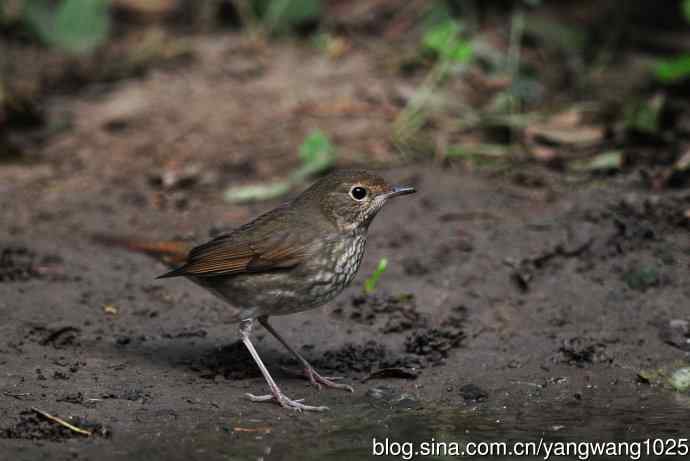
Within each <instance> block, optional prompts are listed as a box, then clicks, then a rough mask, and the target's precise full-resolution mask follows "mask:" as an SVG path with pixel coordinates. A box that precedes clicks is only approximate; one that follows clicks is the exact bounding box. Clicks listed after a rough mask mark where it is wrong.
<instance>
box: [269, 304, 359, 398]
mask: <svg viewBox="0 0 690 461" xmlns="http://www.w3.org/2000/svg"><path fill="white" fill-rule="evenodd" d="M259 323H260V324H261V325H263V327H264V328H265V329H266V330H267V331H268V332H269V333H271V334H272V335H273V336H274V337H275V338H276V339H277V340H278V341H279V342H280V344H282V345H283V346H285V349H287V350H288V351H290V353H291V354H292V355H294V356H295V358H296V359H297V360H299V362H300V363H301V364H302V366H303V367H304V374H305V375H306V377H307V378H308V379H309V382H311V383H312V384H313V385H314V386H316V387H317V388H318V389H321V386H322V385H324V386H326V387H330V388H333V389H344V390H346V391H350V392H354V391H355V390H354V389H353V388H352V386H350V385H348V384H340V383H336V382H334V381H333V380H334V379H337V378H333V377H326V376H321V375H320V374H318V373H317V372H316V370H315V369H314V367H313V366H311V364H310V363H309V362H307V359H305V358H304V357H302V355H301V354H300V353H299V352H297V351H296V350H295V349H293V348H292V346H290V345H289V344H288V343H287V342H286V341H285V340H284V339H283V337H282V336H280V335H279V334H278V332H277V331H276V330H275V329H273V326H271V324H270V323H269V322H268V317H267V316H261V317H259Z"/></svg>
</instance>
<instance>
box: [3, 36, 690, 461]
mask: <svg viewBox="0 0 690 461" xmlns="http://www.w3.org/2000/svg"><path fill="white" fill-rule="evenodd" d="M197 46H198V58H197V61H195V65H194V67H193V68H192V67H189V68H187V67H185V68H183V69H165V70H160V71H156V72H151V73H149V74H147V75H146V76H144V77H141V78H139V79H135V80H131V81H127V82H120V83H116V84H113V85H110V86H107V87H106V88H101V89H100V90H99V91H98V92H96V93H95V94H89V95H80V94H77V95H74V96H72V97H70V98H67V99H65V98H60V99H56V100H55V101H53V102H52V104H53V106H54V108H55V110H56V111H57V110H58V109H59V111H58V113H60V114H61V113H63V112H64V111H68V112H69V113H70V114H71V115H70V117H71V123H70V126H69V127H68V128H66V129H65V130H64V131H62V132H60V133H58V134H54V135H53V136H52V137H51V139H50V142H46V143H42V144H40V145H37V146H34V149H35V152H36V154H35V162H32V163H31V164H26V163H17V164H8V165H3V166H2V168H1V169H0V188H1V189H0V190H2V193H0V210H2V222H3V224H4V225H3V226H0V319H2V321H1V322H0V369H1V370H2V373H1V374H0V415H2V418H0V453H2V454H3V458H7V459H18V460H20V459H39V458H45V459H66V458H70V459H152V458H165V459H204V460H208V459H257V458H261V457H263V458H264V459H326V458H328V459H354V458H361V457H365V456H366V455H367V453H369V451H370V444H371V438H372V437H386V436H388V437H390V438H394V439H397V440H402V441H413V440H415V441H424V440H427V439H430V438H432V437H436V438H438V437H444V438H446V439H449V440H455V441H482V440H498V439H501V440H533V439H535V438H538V437H540V436H544V437H546V438H549V439H553V440H566V441H570V440H573V441H579V440H589V439H603V440H621V439H639V438H644V437H652V436H667V437H671V436H675V437H678V436H681V434H682V433H683V431H684V430H685V428H686V427H687V425H686V421H687V411H688V407H689V406H690V401H689V400H688V396H687V395H686V394H683V393H679V392H676V391H674V390H673V389H671V388H670V386H669V385H668V384H667V379H665V376H666V375H667V374H668V373H670V372H671V371H673V370H674V369H676V368H679V367H682V366H684V364H686V363H687V350H688V346H687V344H688V341H687V338H688V337H690V334H688V326H687V325H688V321H689V320H690V319H689V318H688V317H689V314H688V310H687V306H688V299H690V271H688V268H689V267H690V243H689V242H690V241H689V240H688V231H689V229H690V224H689V222H688V218H687V216H688V213H687V210H688V209H690V193H689V192H687V191H685V190H676V191H669V192H664V193H659V194H651V193H649V192H648V191H646V190H645V189H644V188H643V186H642V185H641V184H640V182H639V181H638V178H637V176H635V175H632V174H630V175H627V174H621V175H619V176H617V177H615V178H607V180H606V181H602V182H592V183H586V184H582V185H579V186H578V187H576V188H575V187H571V186H566V185H565V184H564V183H563V180H562V178H560V177H558V176H552V175H551V174H549V173H548V172H545V171H541V170H536V171H534V172H532V174H533V175H539V176H542V177H543V180H542V181H540V182H539V184H540V185H539V186H535V187H537V190H535V189H534V188H530V187H527V186H525V185H524V184H522V183H519V184H518V183H516V182H515V181H514V180H513V179H512V178H511V176H510V175H504V176H501V177H496V176H495V175H493V176H488V175H482V174H469V173H464V172H462V171H459V170H456V169H454V168H452V167H445V168H441V167H439V166H433V165H425V164H421V165H413V166H410V165H407V166H405V165H396V164H395V162H394V161H393V160H394V159H395V152H394V150H393V149H392V148H390V150H389V148H388V147H386V145H385V143H382V141H381V140H382V139H384V134H383V133H384V130H386V129H387V128H386V127H387V125H386V123H384V122H385V120H383V119H378V118H377V117H378V115H377V114H375V113H369V112H367V113H363V114H355V115H352V114H349V115H348V116H347V117H321V118H317V117H310V116H305V117H302V118H296V117H292V115H293V114H294V113H295V112H296V111H299V110H301V109H300V108H302V109H303V108H304V107H307V106H309V104H311V103H313V102H314V101H318V100H319V99H322V98H325V97H326V96H328V98H333V97H335V95H338V94H340V95H348V96H352V95H355V97H357V98H362V99H364V100H366V101H369V103H368V104H369V106H368V107H371V108H375V107H384V106H385V104H384V103H385V102H386V101H387V98H388V97H389V96H387V95H386V94H385V91H384V88H386V84H385V82H384V81H383V80H382V79H381V78H378V77H377V73H376V71H375V66H374V65H373V63H372V62H371V61H367V60H366V59H364V58H362V57H361V56H354V57H349V58H345V59H344V61H342V62H339V63H338V64H337V65H335V64H332V63H329V62H328V61H323V60H318V59H321V58H318V59H317V58H314V57H312V56H311V55H309V56H305V55H304V53H302V52H301V51H300V49H299V47H294V46H291V45H285V46H284V47H282V48H281V49H279V50H272V51H265V53H271V55H270V56H268V57H267V56H266V55H262V58H261V66H260V67H258V68H257V69H258V70H257V72H259V74H258V76H256V77H255V78H253V79H252V80H248V81H243V82H242V84H238V82H236V81H233V80H232V78H233V77H232V75H233V74H232V72H231V70H232V69H229V68H228V69H225V68H219V67H218V66H217V63H218V62H226V61H223V60H222V59H221V58H222V57H223V56H230V55H232V56H234V57H236V58H237V59H239V60H246V61H247V62H248V63H249V64H252V63H255V59H256V58H253V57H252V56H253V54H252V52H251V50H248V49H246V48H243V47H242V45H241V43H240V44H238V41H232V40H230V39H226V40H225V41H223V40H208V41H203V40H202V41H201V42H200V43H198V44H197ZM269 58H270V59H269ZM253 59H254V60H253ZM324 59H325V58H324ZM314 60H317V61H318V62H315V61H314ZM227 62H229V61H227ZM233 62H237V60H235V61H233ZM296 62H299V63H301V64H300V67H302V68H307V67H312V68H315V69H318V72H313V73H305V74H304V75H294V73H293V72H291V69H294V68H295V66H296V65H297V64H295V63H296ZM353 75H360V76H361V75H364V76H365V77H366V78H360V79H353V78H352V76H353ZM286 88H290V89H291V93H290V94H291V95H292V96H291V97H286V96H284V95H285V94H287V93H288V92H287V91H286ZM171 95H174V96H175V97H174V98H172V97H171ZM219 101H226V102H227V104H223V105H221V106H222V107H221V106H219V104H218V102H219ZM230 101H232V103H230ZM371 101H373V102H371ZM308 103H309V104H308ZM249 107H254V108H257V113H253V112H252V113H249V114H248V113H247V108H249ZM309 107H311V106H309ZM269 109H270V111H269ZM372 110H373V109H372ZM267 111H268V112H267ZM324 125H325V126H326V128H328V129H329V131H330V132H333V133H335V138H336V141H337V143H338V145H339V146H343V148H342V156H341V157H340V159H341V160H340V162H341V165H340V166H345V165H352V164H357V158H358V157H357V155H356V154H355V153H356V152H362V151H365V152H373V153H374V154H372V155H373V157H374V158H373V160H374V161H378V162H379V164H385V165H387V166H385V167H382V168H380V171H381V173H382V174H384V175H385V176H386V177H387V178H389V179H390V180H391V181H396V182H404V183H412V184H414V185H415V186H416V187H417V189H418V190H419V193H418V194H416V195H414V196H410V197H404V198H401V199H399V200H397V201H396V202H395V203H391V204H390V205H389V206H387V207H386V209H385V210H383V211H382V212H381V214H380V215H379V216H378V217H377V219H376V220H375V222H374V223H373V224H372V226H371V229H370V239H369V242H368V248H367V255H366V258H365V260H364V262H363V266H362V268H361V270H360V274H359V275H358V277H357V278H356V280H355V281H354V282H353V284H352V286H351V287H349V288H348V289H347V290H346V291H345V292H344V293H343V294H342V295H341V296H340V297H339V298H338V299H337V300H335V301H333V302H332V303H330V304H329V305H328V306H325V307H323V308H320V309H317V310H313V311H309V312H303V313H300V314H295V315H291V316H286V317H277V318H275V319H273V325H274V327H275V328H276V329H277V330H279V331H280V332H281V333H282V334H283V335H284V336H285V338H286V339H287V341H289V342H290V343H291V344H293V345H294V347H296V348H298V349H299V350H300V351H301V352H302V353H303V354H304V355H305V357H307V358H308V359H309V360H310V361H312V362H313V363H314V364H315V365H317V366H318V368H319V369H321V370H323V372H324V373H326V374H328V375H337V376H341V377H343V380H344V381H345V382H348V383H352V384H353V386H354V388H355V392H354V394H349V393H346V392H343V391H337V390H321V391H318V390H316V389H314V388H312V387H310V386H309V384H308V382H306V381H305V380H303V379H301V378H299V377H297V376H295V374H294V373H293V371H294V369H295V368H296V365H297V364H296V363H295V362H294V361H293V360H292V359H291V358H290V356H289V354H288V353H287V352H285V351H284V350H283V349H281V347H280V345H279V344H277V343H276V342H275V341H274V340H273V339H272V338H271V337H270V335H268V334H267V333H266V332H265V331H264V330H262V329H261V328H257V329H256V332H255V340H256V346H257V348H258V350H259V351H260V353H261V354H262V356H263V357H264V360H265V362H266V363H267V366H268V367H269V368H270V369H271V370H272V371H273V372H274V374H275V377H276V379H277V380H278V382H279V383H280V385H281V386H282V388H283V390H284V391H285V392H286V393H287V394H288V395H290V396H291V397H293V398H304V399H305V401H306V402H307V403H309V404H318V405H326V406H328V407H329V408H330V411H329V412H327V413H323V414H293V413H289V412H287V411H285V410H283V409H281V408H279V407H277V406H275V405H272V404H257V403H251V402H249V401H248V400H247V398H246V397H245V393H248V392H251V393H262V392H264V391H265V390H266V389H265V385H264V383H263V381H262V379H261V377H260V375H259V374H258V372H257V370H256V368H255V366H254V365H253V363H252V361H251V360H250V358H249V356H248V354H247V353H246V352H245V350H244V349H243V348H242V347H241V344H240V343H238V342H237V341H238V334H237V326H236V325H234V324H232V323H229V322H228V318H229V316H228V308H227V307H226V306H225V305H224V304H223V303H222V302H220V301H219V300H217V299H216V298H214V297H213V296H211V295H210V294H208V293H205V292H204V291H202V290H201V289H199V288H198V287H196V286H195V285H193V284H191V283H188V282H186V281H184V280H156V279H155V277H156V276H157V275H160V274H161V273H162V272H163V271H164V270H165V266H164V265H163V264H161V263H160V262H157V261H155V260H152V259H150V258H148V257H146V256H143V255H139V254H134V253H128V252H126V251H122V250H118V249H115V248H109V247H106V246H103V245H101V244H99V243H97V242H96V241H94V240H93V239H92V238H91V237H92V236H93V235H94V234H98V233H101V234H102V233H110V234H117V235H127V236H137V237H142V238H146V239H154V240H156V239H171V238H179V239H184V240H187V241H203V240H204V239H206V238H208V237H209V236H211V235H214V234H216V233H218V232H219V231H222V230H224V229H229V228H232V227H234V226H237V225H240V224H242V223H243V222H244V221H246V220H248V219H250V218H251V217H252V216H254V215H256V214H258V213H260V212H262V211H264V210H266V209H269V208H271V207H273V206H275V205H276V204H277V203H278V202H265V203H260V204H253V205H248V206H244V205H242V206H240V205H230V204H227V203H224V202H223V201H222V193H221V191H222V188H223V187H224V186H226V185H236V184H243V183H245V182H249V181H251V180H259V179H260V180H270V179H273V178H276V177H279V176H280V175H281V172H284V171H286V169H288V168H291V167H293V166H295V164H296V159H295V157H296V156H294V155H288V153H289V152H292V150H294V149H293V148H294V146H296V145H299V141H300V140H301V139H302V138H303V136H304V134H305V133H307V132H308V131H309V130H310V129H311V128H313V127H316V126H324ZM233 126H234V127H238V126H239V127H241V128H242V129H239V130H238V129H230V128H229V127H233ZM364 134H366V136H364ZM382 146H383V147H382ZM545 189H548V190H545ZM296 192H297V191H293V194H294V193H296ZM381 257H387V258H388V260H389V264H388V267H389V268H388V270H387V271H386V272H385V273H384V274H383V276H382V277H381V280H380V282H379V284H378V288H377V290H376V291H375V292H374V293H373V294H370V295H363V294H362V286H363V281H364V280H365V278H366V277H367V274H370V273H371V272H372V271H373V270H374V268H375V267H376V265H377V263H378V261H379V259H380V258H381ZM657 378H658V379H657ZM32 408H35V409H38V410H41V411H43V412H46V413H48V414H51V415H54V416H56V417H58V418H61V419H62V420H64V421H68V422H71V423H72V424H74V425H75V426H77V427H81V428H83V429H87V430H93V431H94V435H93V436H84V435H80V434H77V433H74V432H73V431H71V430H70V429H68V428H66V427H65V426H62V425H59V424H57V423H55V422H54V421H51V420H46V419H45V418H42V417H41V416H40V415H39V414H37V413H36V412H35V411H33V410H32Z"/></svg>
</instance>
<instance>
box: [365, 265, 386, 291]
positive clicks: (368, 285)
mask: <svg viewBox="0 0 690 461" xmlns="http://www.w3.org/2000/svg"><path fill="white" fill-rule="evenodd" d="M386 268H388V259H387V258H381V260H380V261H379V264H378V266H376V270H375V271H374V272H373V273H372V274H371V276H370V277H369V278H368V279H367V280H366V281H365V282H364V292H365V293H366V294H371V293H373V292H374V291H376V284H378V282H379V279H380V278H381V275H383V273H384V272H386Z"/></svg>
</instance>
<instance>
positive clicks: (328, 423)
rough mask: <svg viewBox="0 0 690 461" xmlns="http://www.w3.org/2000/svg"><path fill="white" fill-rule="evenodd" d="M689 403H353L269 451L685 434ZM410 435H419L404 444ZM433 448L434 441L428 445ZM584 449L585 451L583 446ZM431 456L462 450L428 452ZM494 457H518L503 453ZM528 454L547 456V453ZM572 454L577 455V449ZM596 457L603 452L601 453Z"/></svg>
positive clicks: (335, 455) (345, 451)
mask: <svg viewBox="0 0 690 461" xmlns="http://www.w3.org/2000/svg"><path fill="white" fill-rule="evenodd" d="M689 408H690V406H689V404H688V401H687V399H686V398H684V397H681V396H669V395H656V396H653V395H652V396H650V397H649V398H646V399H642V400H641V399H640V398H639V396H637V395H636V396H634V397H631V398H628V399H622V398H621V399H617V400H599V401H597V400H595V401H587V402H584V401H583V402H580V403H570V404H561V405H554V404H553V403H549V404H548V405H547V404H540V403H538V402H526V403H525V405H524V407H523V408H522V409H521V410H520V411H517V412H516V411H514V410H510V411H508V410H505V412H501V411H495V410H493V411H492V410H486V411H483V410H481V409H466V408H463V409H448V408H445V409H437V408H433V409H432V408H429V406H428V405H427V407H426V408H425V409H418V410H395V411H393V410H390V409H386V410H384V409H381V408H378V409H377V408H373V407H371V406H370V405H366V404H361V405H359V406H354V407H352V408H351V409H350V414H348V415H342V414H341V415H339V417H337V418H336V417H333V416H330V417H329V418H328V419H326V420H322V421H321V425H320V426H315V427H317V428H318V429H317V430H316V432H314V433H312V432H311V431H310V430H309V429H307V428H304V429H306V430H303V431H298V432H297V434H295V435H294V437H291V438H288V439H285V438H283V437H281V436H276V437H271V439H270V440H269V439H267V440H265V441H264V443H263V445H264V447H269V446H270V448H269V449H268V450H269V451H270V453H271V455H270V456H269V457H268V458H267V459H305V460H312V459H313V460H317V459H318V460H321V459H329V460H353V459H362V458H365V457H366V458H368V457H371V456H372V439H373V438H375V439H376V440H377V441H378V442H379V443H380V444H379V445H378V447H377V448H378V449H381V448H382V446H381V444H385V443H386V442H385V441H386V439H388V447H389V448H390V447H391V443H393V442H397V443H398V445H397V446H395V447H394V448H396V449H397V450H398V453H399V456H397V458H398V459H410V458H411V456H407V455H412V451H414V450H419V449H420V447H422V445H420V444H421V443H423V442H430V441H432V440H434V441H441V442H447V443H448V444H447V445H446V446H445V447H446V448H448V447H451V448H452V447H453V446H456V447H457V446H458V445H460V446H461V445H463V444H467V443H475V442H494V441H499V442H503V441H505V442H509V444H508V445H510V442H530V441H531V442H534V445H535V446H536V445H538V443H539V441H540V439H542V438H543V440H544V441H546V442H554V441H561V442H574V443H571V446H574V445H575V443H577V442H584V441H607V442H614V441H616V442H620V441H641V440H644V439H646V438H651V439H653V438H682V437H688V431H687V421H688V409H689ZM256 442H257V441H254V443H251V444H248V445H246V446H245V447H244V448H246V449H247V450H248V451H247V453H248V452H249V450H250V449H251V448H250V445H253V449H254V453H255V454H256V455H260V453H261V452H262V451H263V450H266V448H263V449H259V447H258V446H257V443H256ZM405 442H412V443H411V444H408V445H401V444H404V443H405ZM453 444H455V445H453ZM236 448H238V447H236ZM426 448H427V449H432V448H433V447H432V446H431V445H427V446H426ZM475 448H476V446H475ZM257 449H258V451H257ZM573 449H575V448H573ZM638 449H639V447H638ZM242 451H244V450H242ZM439 451H442V450H440V449H439ZM264 453H265V451H264ZM542 453H543V451H542ZM577 453H582V450H581V449H580V451H578V452H577ZM633 454H634V453H633ZM423 459H430V460H431V459H454V457H452V456H445V457H444V456H428V457H424V458H423ZM491 459H516V458H515V457H510V456H495V457H493V458H491ZM521 459H543V455H542V456H532V457H523V458H521ZM561 459H564V458H561ZM567 459H577V456H570V457H568V458H567ZM590 459H603V458H597V457H596V456H595V457H592V458H590ZM609 459H611V458H609ZM619 459H622V458H619ZM638 459H639V458H638ZM641 459H670V458H665V457H663V456H657V457H655V456H645V455H644V453H642V455H641ZM675 459H678V458H675Z"/></svg>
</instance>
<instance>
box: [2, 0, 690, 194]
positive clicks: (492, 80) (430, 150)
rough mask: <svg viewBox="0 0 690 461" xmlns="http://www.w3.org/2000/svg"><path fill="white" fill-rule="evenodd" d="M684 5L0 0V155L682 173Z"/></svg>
mask: <svg viewBox="0 0 690 461" xmlns="http://www.w3.org/2000/svg"><path fill="white" fill-rule="evenodd" d="M689 22H690V1H665V2H663V5H660V4H659V3H658V2H650V1H622V0H620V1H616V0H609V1H583V0H581V1H540V0H520V1H509V0H484V1H473V0H456V1H451V0H448V1H440V0H439V1H402V0H400V1H399V0H353V1H342V0H323V1H319V0H275V1H268V0H236V1H230V0H206V1H191V0H3V1H2V3H1V4H0V162H1V163H2V165H4V168H3V170H4V172H5V173H4V175H3V176H5V178H6V179H7V178H8V177H11V178H12V179H14V180H16V179H17V175H18V174H21V175H30V176H32V175H35V174H39V173H36V172H33V173H32V172H30V171H29V170H28V169H27V168H26V166H27V165H35V166H36V168H37V169H38V171H43V173H44V174H47V173H46V171H44V170H45V168H49V169H50V174H53V175H70V176H71V175H77V176H79V177H80V178H81V179H80V180H81V181H88V178H89V177H91V178H97V181H98V182H99V183H101V184H102V183H106V184H107V183H112V182H115V183H117V181H118V178H119V179H122V178H128V177H131V174H133V173H136V175H137V176H145V177H146V178H147V181H148V186H147V187H149V188H152V189H153V191H154V192H155V190H167V191H179V190H183V189H185V188H187V189H189V188H192V189H193V188H196V189H197V190H201V191H204V190H207V191H211V190H214V191H218V190H219V189H221V190H224V192H223V194H224V195H223V197H224V200H226V201H229V202H245V201H254V200H263V199H269V198H276V197H280V196H281V195H283V194H285V193H287V192H288V191H289V190H290V189H292V188H293V186H295V185H297V184H301V183H303V182H305V181H306V180H307V179H308V178H309V177H312V176H314V175H317V174H319V173H321V172H323V171H326V170H328V169H329V168H331V167H333V166H334V165H336V164H337V165H349V164H366V165H369V166H386V165H395V164H400V163H409V162H434V163H436V164H441V165H444V166H452V167H455V168H462V169H468V170H474V171H480V172H486V173H488V174H490V175H501V176H505V175H507V177H508V179H510V180H511V181H516V182H517V183H519V184H521V185H525V186H528V187H531V188H535V189H537V190H539V191H540V193H543V194H548V191H549V189H550V188H554V187H558V186H559V185H564V184H565V185H569V184H572V183H577V182H581V181H591V180H606V179H610V178H612V177H615V176H617V175H619V174H621V173H633V174H634V175H635V176H634V177H635V179H636V180H639V181H640V183H641V184H642V185H643V186H644V187H647V188H651V189H654V190H661V189H666V188H676V187H685V186H686V185H687V179H688V174H687V173H688V169H689V168H690V149H689V148H688V147H689V146H690V104H689V102H688V100H687V98H686V95H687V94H688V89H689V88H690V86H689V85H688V81H689V80H688V76H690V33H689V32H690V27H688V26H689ZM17 165H21V166H22V168H20V169H16V168H12V167H13V166H15V167H16V166H17ZM8 168H9V169H8ZM41 169H43V170H41ZM0 177H1V176H0ZM0 187H2V186H0ZM5 187H8V186H7V185H6V186H5ZM174 202H175V203H176V205H175V206H180V207H184V206H185V204H186V203H187V202H188V198H187V197H183V196H179V197H177V198H176V199H174Z"/></svg>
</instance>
